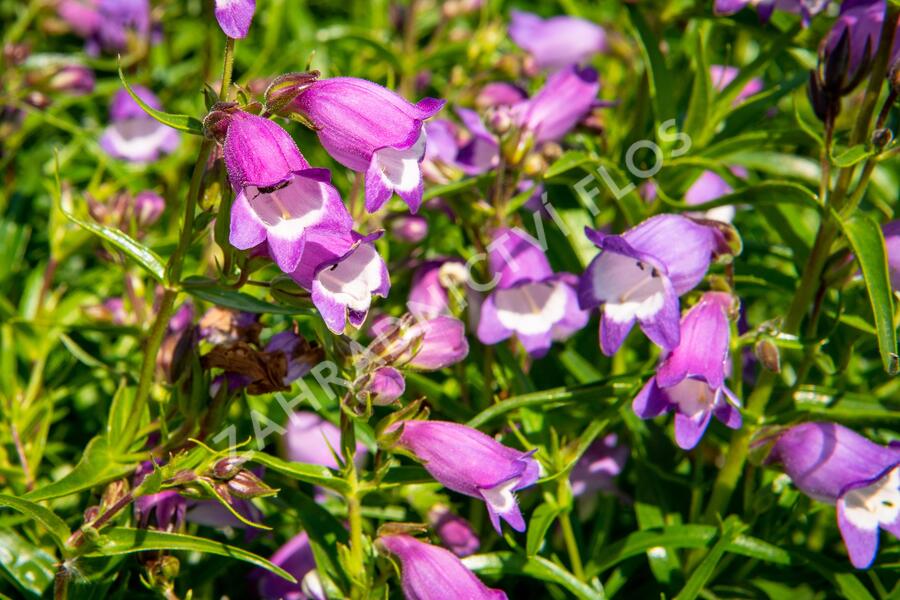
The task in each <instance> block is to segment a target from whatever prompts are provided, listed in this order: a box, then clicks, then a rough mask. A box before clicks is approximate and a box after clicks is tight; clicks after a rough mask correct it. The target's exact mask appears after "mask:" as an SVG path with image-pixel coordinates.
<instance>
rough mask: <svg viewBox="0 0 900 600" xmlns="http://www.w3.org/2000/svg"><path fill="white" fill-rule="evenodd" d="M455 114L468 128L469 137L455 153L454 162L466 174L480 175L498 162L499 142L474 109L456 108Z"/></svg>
mask: <svg viewBox="0 0 900 600" xmlns="http://www.w3.org/2000/svg"><path fill="white" fill-rule="evenodd" d="M456 114H457V115H459V118H460V120H461V121H462V122H463V124H464V125H465V126H466V129H468V130H469V133H470V134H471V138H470V139H469V141H468V142H466V144H465V145H463V146H462V147H461V148H460V149H459V152H458V153H457V155H456V160H455V162H454V164H455V165H456V166H458V167H459V168H460V169H461V170H462V172H463V173H465V174H466V175H480V174H482V173H486V172H488V171H490V170H491V169H493V168H495V167H496V166H497V165H498V164H499V163H500V144H499V143H498V142H497V139H496V138H495V137H494V135H493V134H491V132H489V131H488V130H487V129H486V128H485V126H484V123H482V121H481V117H480V116H478V113H477V112H475V111H474V110H469V109H467V108H457V109H456Z"/></svg>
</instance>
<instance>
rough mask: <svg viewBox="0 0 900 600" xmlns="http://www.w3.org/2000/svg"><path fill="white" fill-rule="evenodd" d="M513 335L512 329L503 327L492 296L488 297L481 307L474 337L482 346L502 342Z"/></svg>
mask: <svg viewBox="0 0 900 600" xmlns="http://www.w3.org/2000/svg"><path fill="white" fill-rule="evenodd" d="M512 334H513V332H512V329H509V328H508V327H506V326H504V325H503V324H502V323H501V322H500V317H498V316H497V307H496V305H495V304H494V295H493V294H491V295H490V296H488V297H487V298H486V299H485V301H484V302H483V303H482V305H481V312H480V314H479V319H478V329H477V331H476V335H477V336H478V340H479V341H480V342H481V343H482V344H486V345H492V344H496V343H498V342H502V341H503V340H505V339H509V337H510V336H511V335H512Z"/></svg>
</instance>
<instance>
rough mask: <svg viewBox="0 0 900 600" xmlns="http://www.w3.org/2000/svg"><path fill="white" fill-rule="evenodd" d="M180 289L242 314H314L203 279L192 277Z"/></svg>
mask: <svg viewBox="0 0 900 600" xmlns="http://www.w3.org/2000/svg"><path fill="white" fill-rule="evenodd" d="M181 286H182V289H183V290H184V291H185V292H187V293H188V294H190V295H191V296H194V297H196V298H200V299H201V300H206V301H207V302H212V303H213V304H215V305H217V306H224V307H225V308H232V309H234V310H240V311H243V312H249V313H255V314H273V315H294V316H295V315H312V314H315V312H314V311H313V310H312V309H302V308H297V307H288V306H279V305H277V304H272V303H271V302H266V301H265V300H260V299H259V298H256V297H254V296H251V295H250V294H245V293H244V292H239V291H237V290H231V289H227V288H222V287H218V286H216V285H215V282H213V280H211V279H207V278H205V277H197V276H192V277H188V278H187V279H185V280H184V281H182V282H181Z"/></svg>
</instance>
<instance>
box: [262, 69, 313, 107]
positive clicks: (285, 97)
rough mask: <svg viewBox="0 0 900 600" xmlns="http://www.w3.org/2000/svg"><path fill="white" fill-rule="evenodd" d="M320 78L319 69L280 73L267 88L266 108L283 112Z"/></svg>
mask: <svg viewBox="0 0 900 600" xmlns="http://www.w3.org/2000/svg"><path fill="white" fill-rule="evenodd" d="M318 78H319V72H318V71H310V72H308V73H285V74H284V75H279V76H278V77H276V78H275V79H273V80H272V83H270V84H269V87H268V88H266V93H265V106H266V110H267V111H269V112H270V113H273V114H276V115H279V114H282V113H283V112H284V109H285V108H287V107H288V105H289V104H290V103H291V102H293V101H294V99H295V98H296V97H297V96H299V95H300V94H301V93H302V92H303V91H304V90H305V89H307V88H308V87H309V86H310V85H312V84H313V82H315V81H316V79H318Z"/></svg>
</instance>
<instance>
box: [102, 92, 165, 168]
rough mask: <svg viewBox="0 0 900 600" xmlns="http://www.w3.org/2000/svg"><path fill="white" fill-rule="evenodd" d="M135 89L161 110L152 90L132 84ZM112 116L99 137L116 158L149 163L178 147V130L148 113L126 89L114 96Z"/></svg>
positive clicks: (150, 103)
mask: <svg viewBox="0 0 900 600" xmlns="http://www.w3.org/2000/svg"><path fill="white" fill-rule="evenodd" d="M132 90H134V93H135V94H137V95H138V96H139V97H140V98H141V100H143V101H144V102H146V103H147V104H148V105H149V106H150V107H151V108H155V109H157V110H162V104H161V103H160V101H159V99H158V98H157V97H156V96H155V95H154V94H153V92H151V91H150V90H148V89H147V88H145V87H143V86H140V85H135V86H132ZM109 118H110V124H109V125H108V126H107V127H106V129H104V130H103V135H101V137H100V147H101V148H103V150H104V151H105V152H106V153H107V154H109V155H110V156H112V157H113V158H119V159H122V160H127V161H129V162H136V163H146V162H151V161H154V160H156V159H157V158H159V157H160V156H162V155H164V154H169V153H170V152H173V151H174V150H175V149H176V148H177V147H178V142H179V135H178V132H177V131H175V130H174V129H171V128H169V127H167V126H166V125H163V124H162V123H160V122H158V121H157V120H155V119H154V118H153V117H151V116H150V115H148V114H147V113H145V112H144V110H143V109H142V108H141V107H140V106H139V105H138V103H137V102H135V101H134V100H133V99H132V98H131V96H130V95H129V94H128V91H127V90H124V89H123V90H119V91H118V92H116V95H115V96H113V100H112V103H111V104H110V107H109Z"/></svg>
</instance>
